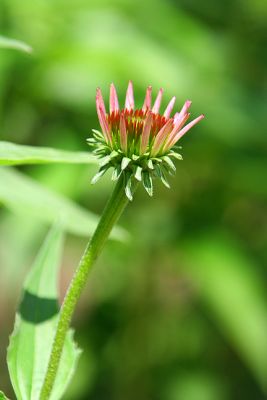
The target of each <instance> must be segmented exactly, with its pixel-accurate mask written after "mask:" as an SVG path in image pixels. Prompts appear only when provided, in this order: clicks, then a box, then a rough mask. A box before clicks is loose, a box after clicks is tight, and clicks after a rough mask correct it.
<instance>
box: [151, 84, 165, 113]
mask: <svg viewBox="0 0 267 400" xmlns="http://www.w3.org/2000/svg"><path fill="white" fill-rule="evenodd" d="M162 94H163V89H159V92H158V95H157V98H156V100H155V103H154V106H153V108H152V112H153V113H154V114H158V112H159V108H160V104H161V100H162Z"/></svg>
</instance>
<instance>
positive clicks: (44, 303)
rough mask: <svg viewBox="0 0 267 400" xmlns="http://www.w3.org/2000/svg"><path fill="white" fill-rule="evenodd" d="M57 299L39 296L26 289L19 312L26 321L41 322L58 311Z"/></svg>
mask: <svg viewBox="0 0 267 400" xmlns="http://www.w3.org/2000/svg"><path fill="white" fill-rule="evenodd" d="M58 310H59V307H58V302H57V299H49V298H45V297H38V296H36V295H34V294H32V293H30V292H28V291H27V290H25V292H24V295H23V299H22V301H21V304H20V307H19V313H20V315H21V317H22V319H23V320H24V321H27V322H31V323H33V324H40V323H41V322H45V321H47V320H49V319H50V318H52V317H54V316H55V315H56V314H57V313H58Z"/></svg>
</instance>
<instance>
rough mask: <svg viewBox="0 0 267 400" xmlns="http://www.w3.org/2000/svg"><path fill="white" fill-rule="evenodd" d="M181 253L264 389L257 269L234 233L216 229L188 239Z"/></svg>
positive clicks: (266, 373) (266, 347) (265, 319)
mask: <svg viewBox="0 0 267 400" xmlns="http://www.w3.org/2000/svg"><path fill="white" fill-rule="evenodd" d="M184 253H185V254H186V258H185V260H186V262H185V264H186V271H187V273H188V274H190V275H191V278H192V279H193V280H194V281H195V282H196V284H197V287H198V288H199V296H200V298H201V299H202V301H203V302H204V303H205V305H206V306H207V309H208V311H209V313H210V318H212V319H213V321H214V323H216V324H217V326H218V328H219V329H220V330H221V332H222V334H223V335H224V336H225V337H226V338H227V339H228V340H229V341H230V342H231V345H232V346H233V347H234V348H235V351H236V352H238V353H239V355H240V358H242V359H243V361H244V363H246V364H247V366H248V367H249V368H250V369H251V371H252V372H253V374H254V376H255V378H256V379H257V380H258V382H259V383H260V384H261V385H262V387H263V388H264V389H265V390H266V379H267V340H266V332H267V314H266V308H267V299H266V293H265V288H264V285H263V281H264V278H261V277H260V274H259V271H260V269H259V268H258V266H257V265H255V262H254V261H253V260H252V259H250V258H249V257H248V256H246V254H245V251H244V250H243V249H242V248H240V247H239V245H237V244H236V243H235V241H234V240H233V238H231V237H230V238H228V237H227V236H224V235H221V234H220V233H217V232H212V233H210V234H205V235H201V236H200V237H197V238H195V239H194V240H190V241H188V242H187V244H186V245H185V246H184ZM179 254H180V253H179ZM179 257H180V256H179ZM262 276H263V277H264V274H263V275H262Z"/></svg>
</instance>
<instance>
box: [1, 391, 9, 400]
mask: <svg viewBox="0 0 267 400" xmlns="http://www.w3.org/2000/svg"><path fill="white" fill-rule="evenodd" d="M0 400H8V398H7V397H6V396H5V394H4V393H3V392H2V391H1V390H0Z"/></svg>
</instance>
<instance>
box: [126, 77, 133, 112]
mask: <svg viewBox="0 0 267 400" xmlns="http://www.w3.org/2000/svg"><path fill="white" fill-rule="evenodd" d="M125 108H126V109H127V110H133V109H134V93H133V83H132V81H129V84H128V88H127V92H126V100H125Z"/></svg>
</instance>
